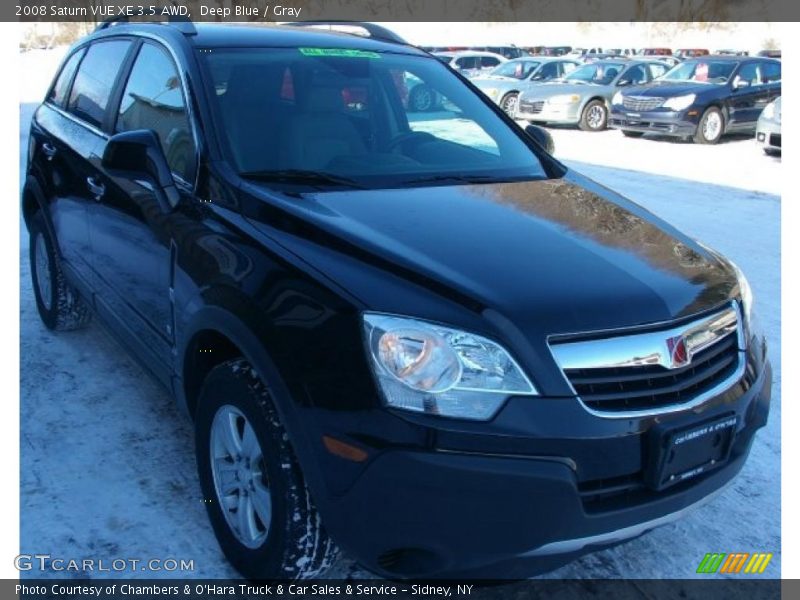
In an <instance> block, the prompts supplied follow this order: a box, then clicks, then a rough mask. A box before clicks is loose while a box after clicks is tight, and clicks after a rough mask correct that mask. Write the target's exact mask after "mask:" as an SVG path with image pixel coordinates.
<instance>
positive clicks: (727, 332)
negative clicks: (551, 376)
mask: <svg viewBox="0 0 800 600" xmlns="http://www.w3.org/2000/svg"><path fill="white" fill-rule="evenodd" d="M672 339H681V340H684V341H685V344H686V345H687V347H690V348H691V349H690V350H689V351H688V354H689V356H690V357H691V359H690V361H689V362H688V364H681V365H678V366H676V365H674V364H671V363H672V361H673V357H672V356H670V352H671V350H670V348H669V342H668V340H672ZM739 345H740V341H739V318H738V311H737V310H736V309H735V308H734V307H731V308H728V309H725V310H724V311H722V312H720V313H717V314H715V315H712V316H710V317H706V318H704V319H700V320H697V321H694V322H692V323H689V324H687V325H685V326H683V327H674V328H671V329H666V330H661V331H649V332H644V333H633V334H630V335H621V336H616V337H611V338H608V337H607V338H602V339H590V340H586V341H579V342H566V343H563V344H558V343H556V344H554V345H552V350H553V354H554V356H555V357H556V360H557V361H558V363H559V364H560V365H561V367H562V369H563V372H564V375H565V376H566V378H567V379H568V381H569V383H570V384H571V385H572V388H573V389H574V390H575V393H576V394H577V395H578V397H579V398H580V399H581V401H582V402H583V403H584V405H585V406H587V407H588V408H589V409H591V410H593V411H597V412H602V413H607V414H609V415H611V416H613V415H614V414H617V415H623V414H627V413H630V412H643V413H651V412H666V411H668V410H674V409H678V408H681V407H685V406H686V405H687V404H692V403H693V402H696V401H701V400H702V399H703V398H704V397H705V396H707V395H708V394H709V393H710V392H712V391H713V390H715V389H716V388H717V386H719V385H720V384H721V383H722V382H725V381H726V380H728V379H729V378H731V377H732V376H733V375H734V374H735V373H737V372H738V370H739V369H740V367H741V365H742V364H743V363H742V357H741V353H740V350H739ZM720 391H721V390H720Z"/></svg>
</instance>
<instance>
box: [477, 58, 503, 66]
mask: <svg viewBox="0 0 800 600" xmlns="http://www.w3.org/2000/svg"><path fill="white" fill-rule="evenodd" d="M499 64H500V59H498V58H495V57H494V56H482V57H481V67H483V68H486V67H496V66H497V65H499Z"/></svg>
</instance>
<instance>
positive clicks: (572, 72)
mask: <svg viewBox="0 0 800 600" xmlns="http://www.w3.org/2000/svg"><path fill="white" fill-rule="evenodd" d="M472 83H473V84H474V85H475V86H477V87H478V88H479V89H480V90H481V91H483V92H484V93H485V94H486V95H487V96H488V97H489V98H491V99H492V100H493V101H494V102H495V103H497V104H498V105H499V106H500V107H501V108H502V109H503V110H504V111H506V112H507V113H508V114H509V115H511V116H513V117H514V118H516V119H518V120H522V121H528V122H530V123H537V124H540V125H541V124H551V125H577V126H578V127H580V128H581V129H583V130H586V131H602V130H604V129H606V128H607V127H612V128H614V129H619V130H621V131H622V132H623V134H625V135H626V136H629V137H638V136H641V135H644V134H645V133H658V134H661V135H667V136H675V137H683V138H691V139H693V140H694V141H695V142H697V143H701V144H716V143H717V142H719V141H720V139H721V138H722V136H723V135H725V134H728V133H742V132H754V131H755V130H756V125H757V123H758V121H759V117H760V116H761V115H762V111H764V109H765V107H767V106H771V103H772V102H773V101H774V100H776V99H777V98H778V97H779V96H780V95H781V62H780V61H779V60H775V59H770V58H762V57H747V56H736V55H704V56H702V57H699V58H690V59H687V60H685V61H683V62H681V63H680V64H678V65H677V66H675V67H672V68H670V66H669V65H668V64H667V63H665V62H664V61H663V60H661V58H660V57H658V56H653V57H652V58H650V59H644V58H636V59H622V58H605V59H600V60H597V61H595V62H590V63H583V64H582V63H581V62H580V61H579V60H578V59H577V58H575V57H570V56H569V55H568V56H565V57H559V58H553V57H546V56H539V57H536V56H530V57H525V58H519V59H514V60H510V61H505V62H503V63H502V64H500V65H498V66H497V67H496V68H495V69H494V70H492V71H491V72H489V73H488V74H486V75H483V76H480V77H476V78H474V79H472ZM775 111H776V108H775V107H774V106H773V107H772V108H770V111H769V112H768V113H767V114H765V119H766V120H765V121H764V123H765V124H764V131H761V130H760V129H759V136H760V137H759V141H760V142H761V143H763V144H764V147H765V150H767V151H768V153H773V154H774V153H776V152H780V104H778V105H777V131H776V130H775V123H774V122H773V121H774V118H775V117H774V116H773V115H774V114H776V113H775Z"/></svg>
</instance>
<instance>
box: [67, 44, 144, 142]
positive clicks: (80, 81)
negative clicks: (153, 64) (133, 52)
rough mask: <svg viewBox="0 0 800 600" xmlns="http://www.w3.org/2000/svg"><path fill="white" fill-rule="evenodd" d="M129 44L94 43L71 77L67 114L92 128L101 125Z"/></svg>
mask: <svg viewBox="0 0 800 600" xmlns="http://www.w3.org/2000/svg"><path fill="white" fill-rule="evenodd" d="M130 45H131V43H130V42H129V41H127V40H119V41H110V42H96V43H94V44H92V45H91V46H90V47H89V49H88V50H87V51H86V55H85V56H84V58H83V60H82V61H81V64H80V67H79V68H78V74H77V75H75V82H74V83H73V84H72V91H71V92H70V95H69V104H68V107H67V110H69V112H71V113H72V114H74V115H75V116H76V117H78V118H80V119H83V120H84V121H86V122H87V123H90V124H92V125H94V126H96V127H100V126H101V125H102V124H103V117H104V116H105V112H106V106H107V105H108V98H109V96H111V88H112V87H113V86H114V81H115V80H116V78H117V74H118V73H119V70H120V67H121V66H122V61H124V60H125V55H126V54H127V53H128V48H130Z"/></svg>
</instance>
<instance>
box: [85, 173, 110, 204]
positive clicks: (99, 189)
mask: <svg viewBox="0 0 800 600" xmlns="http://www.w3.org/2000/svg"><path fill="white" fill-rule="evenodd" d="M86 185H87V186H88V188H89V191H90V192H91V194H92V196H94V199H95V200H97V201H98V202H100V199H101V198H102V197H103V194H105V193H106V186H104V185H103V184H102V183H97V181H96V180H95V178H94V177H87V178H86Z"/></svg>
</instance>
